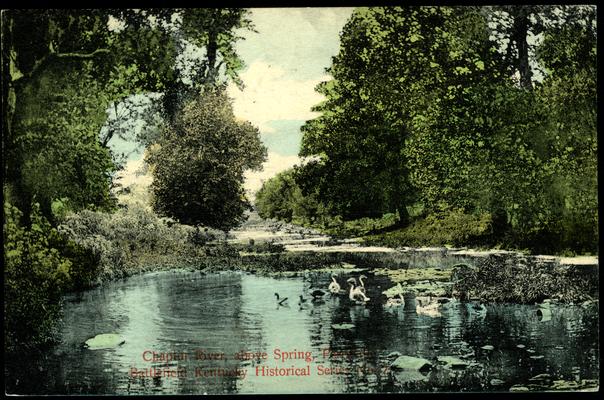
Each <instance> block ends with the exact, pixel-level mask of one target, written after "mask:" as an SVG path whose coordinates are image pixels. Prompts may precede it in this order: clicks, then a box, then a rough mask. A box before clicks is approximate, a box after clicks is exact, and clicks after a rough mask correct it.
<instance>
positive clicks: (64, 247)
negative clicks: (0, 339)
mask: <svg viewBox="0 0 604 400" xmlns="http://www.w3.org/2000/svg"><path fill="white" fill-rule="evenodd" d="M21 219H22V213H21V212H20V211H19V210H18V209H17V208H16V207H14V206H12V205H11V204H9V203H7V202H5V203H4V225H3V234H4V285H5V292H4V293H5V299H4V332H5V343H6V345H7V348H10V349H13V348H19V347H23V346H37V345H42V344H46V343H48V342H50V341H51V340H53V329H54V327H55V323H56V320H57V319H58V317H59V315H60V301H61V296H62V295H63V293H65V292H66V291H67V290H73V289H78V288H82V287H84V286H86V285H87V284H89V283H90V279H91V276H93V275H94V274H95V273H96V271H95V267H96V265H97V264H96V260H95V259H94V257H92V255H91V254H90V253H89V252H87V251H86V250H84V249H82V248H80V247H79V246H77V245H76V244H75V243H73V242H71V241H69V240H67V239H66V238H64V237H62V236H61V235H60V234H59V233H58V232H57V231H56V230H55V229H53V228H52V227H51V226H50V223H49V222H48V221H47V220H46V218H44V217H43V216H42V215H41V213H40V208H39V205H38V204H34V205H33V207H32V214H31V216H30V218H29V219H30V221H31V225H30V226H23V225H22V223H21Z"/></svg>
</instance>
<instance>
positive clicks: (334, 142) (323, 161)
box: [300, 7, 500, 224]
mask: <svg viewBox="0 0 604 400" xmlns="http://www.w3.org/2000/svg"><path fill="white" fill-rule="evenodd" d="M492 47H493V46H492V43H491V42H490V41H489V40H488V32H487V31H486V27H485V24H484V19H483V17H481V16H480V15H479V14H478V13H477V12H476V11H475V10H473V9H468V8H451V7H405V8H402V7H392V8H370V9H358V10H356V11H355V12H354V13H353V15H352V17H351V19H350V20H349V21H348V23H347V24H346V26H345V27H344V29H343V32H342V35H341V49H340V53H339V54H338V55H337V56H336V57H334V59H333V65H332V66H331V67H330V68H329V72H330V73H331V75H332V76H333V80H332V81H329V82H326V83H323V84H321V85H320V86H319V87H318V88H317V90H318V91H319V92H320V93H322V94H324V95H325V96H326V97H327V100H326V101H325V102H324V103H323V104H320V105H318V106H317V107H316V108H315V110H316V111H320V112H322V115H321V116H320V117H319V118H317V119H315V120H311V121H308V122H307V123H306V124H305V125H304V126H303V128H302V130H303V133H304V136H303V139H302V150H301V153H300V155H302V156H317V157H318V158H319V160H318V161H314V162H311V163H309V164H307V166H306V169H307V173H306V176H308V177H315V178H316V180H314V181H312V182H313V183H312V184H311V185H308V184H307V185H306V186H315V187H317V188H318V192H319V196H320V198H321V200H322V201H324V202H325V203H326V204H327V206H328V207H330V208H331V211H332V213H336V214H340V215H343V216H344V217H345V218H358V217H363V216H370V217H375V216H380V215H382V214H384V213H386V212H398V213H399V216H400V218H401V223H403V224H404V223H406V222H407V216H408V214H407V209H406V207H407V206H409V205H411V204H412V203H413V202H414V201H415V199H416V198H417V197H418V194H419V193H418V192H417V191H415V190H414V188H413V183H418V182H419V181H421V179H415V182H412V181H411V180H410V179H413V178H414V175H413V174H416V177H418V176H425V174H422V172H423V169H422V168H420V169H415V170H414V169H413V167H414V166H416V165H418V164H420V165H421V164H422V163H423V162H424V161H426V158H427V157H430V154H429V152H428V153H426V154H423V155H421V156H420V158H419V159H418V160H417V162H416V163H413V160H410V157H411V158H413V157H415V158H417V157H418V154H417V153H418V149H419V148H418V145H417V144H416V143H417V140H421V139H422V137H421V134H419V133H417V134H416V133H414V132H416V131H418V129H417V126H419V125H421V124H422V122H421V121H423V120H425V119H427V118H428V117H429V116H430V115H432V114H433V113H435V112H436V113H441V114H443V113H445V114H446V113H449V111H450V107H451V106H455V103H456V102H458V101H459V98H460V97H462V96H463V95H464V91H465V90H466V88H467V87H468V86H471V85H474V84H476V83H478V82H481V81H484V80H485V79H490V78H491V77H493V76H498V75H499V74H500V71H499V70H498V69H497V68H496V67H494V64H495V63H496V55H495V54H494V53H493V51H492ZM457 110H459V107H458V108H457ZM451 119H452V120H453V118H451ZM451 136H454V134H452V135H451ZM414 137H418V139H417V140H416V143H415V144H414V143H411V144H409V141H413V140H414ZM409 146H415V148H416V151H407V150H406V149H407V148H408V147H409ZM430 146H432V145H430ZM441 149H442V150H443V151H446V149H445V148H444V146H441ZM430 178H437V177H435V176H431V177H430ZM439 183H440V182H436V184H439ZM300 185H301V186H302V188H303V190H304V192H305V193H309V192H312V190H313V189H314V188H313V187H306V188H305V185H304V182H302V181H301V182H300ZM420 196H421V194H420Z"/></svg>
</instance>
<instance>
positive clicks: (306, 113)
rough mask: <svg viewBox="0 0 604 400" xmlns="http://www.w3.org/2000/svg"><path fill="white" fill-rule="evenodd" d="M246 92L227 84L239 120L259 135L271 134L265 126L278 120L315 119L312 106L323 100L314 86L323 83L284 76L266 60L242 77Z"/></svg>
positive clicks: (244, 73)
mask: <svg viewBox="0 0 604 400" xmlns="http://www.w3.org/2000/svg"><path fill="white" fill-rule="evenodd" d="M241 79H242V80H243V82H244V84H245V89H244V90H243V91H240V90H239V89H237V87H236V86H234V85H230V86H229V88H228V93H229V95H230V96H231V97H232V98H233V99H234V102H233V107H234V110H235V114H236V115H237V117H239V118H243V119H246V120H248V121H250V122H252V123H253V124H254V125H256V126H258V127H259V128H260V130H261V131H262V132H265V133H271V132H274V129H273V128H271V127H270V126H269V125H268V122H270V121H277V120H307V119H312V118H315V117H316V116H317V113H315V112H312V111H311V107H312V106H314V105H315V104H317V103H320V102H321V101H323V99H324V97H323V96H322V95H320V94H319V93H317V92H315V90H314V88H315V86H316V85H317V84H318V83H319V82H321V81H324V80H327V79H329V77H328V76H324V77H322V78H319V79H310V80H296V79H292V78H290V77H288V76H287V74H286V72H285V70H284V69H282V68H280V67H278V66H276V65H271V64H269V63H267V62H265V61H255V62H254V63H252V65H250V67H249V68H248V69H247V70H246V71H245V72H243V73H242V74H241Z"/></svg>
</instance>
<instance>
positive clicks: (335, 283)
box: [327, 275, 341, 294]
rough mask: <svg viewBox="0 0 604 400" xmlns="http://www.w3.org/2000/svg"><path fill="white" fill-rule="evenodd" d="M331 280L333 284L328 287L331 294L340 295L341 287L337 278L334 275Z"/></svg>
mask: <svg viewBox="0 0 604 400" xmlns="http://www.w3.org/2000/svg"><path fill="white" fill-rule="evenodd" d="M331 280H332V282H331V283H330V284H329V286H328V287H327V289H328V290H329V292H330V293H331V294H338V293H340V289H341V287H340V284H339V283H338V281H336V276H335V275H332V276H331Z"/></svg>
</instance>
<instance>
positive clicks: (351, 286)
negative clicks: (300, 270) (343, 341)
mask: <svg viewBox="0 0 604 400" xmlns="http://www.w3.org/2000/svg"><path fill="white" fill-rule="evenodd" d="M365 280H367V277H366V276H365V275H361V276H359V279H358V281H357V278H355V277H350V278H348V279H347V280H346V283H348V290H344V289H342V287H341V286H340V284H339V283H338V281H337V280H336V276H335V275H332V276H331V282H330V283H329V286H328V287H327V290H324V289H314V290H312V291H311V292H309V294H310V296H311V297H310V298H305V297H304V296H303V295H300V296H299V300H298V306H300V308H303V307H306V306H309V305H310V304H312V303H317V302H322V301H324V300H325V299H327V298H329V297H334V296H340V295H344V294H348V299H349V300H350V301H351V302H353V303H355V304H357V305H364V304H367V303H368V302H369V301H370V300H371V299H370V298H369V297H367V291H366V289H365ZM397 286H398V292H397V293H396V294H395V295H394V296H392V297H389V298H388V299H387V300H386V302H385V304H384V306H385V307H386V308H393V307H403V306H404V305H405V298H404V297H403V291H404V289H403V287H402V286H401V284H400V283H399V284H398V285H397ZM275 298H276V301H277V305H278V306H288V305H289V304H288V302H289V298H287V297H281V296H279V293H275ZM415 301H416V306H415V311H416V312H417V314H423V315H428V316H432V317H437V316H440V311H441V310H442V309H443V308H447V307H450V306H452V305H454V304H456V303H458V302H459V300H458V299H457V297H456V296H453V297H451V298H448V297H432V296H416V297H415ZM468 311H469V312H470V313H473V314H477V315H478V316H484V315H486V312H487V309H486V307H485V306H484V304H481V303H478V302H472V303H469V304H468Z"/></svg>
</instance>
